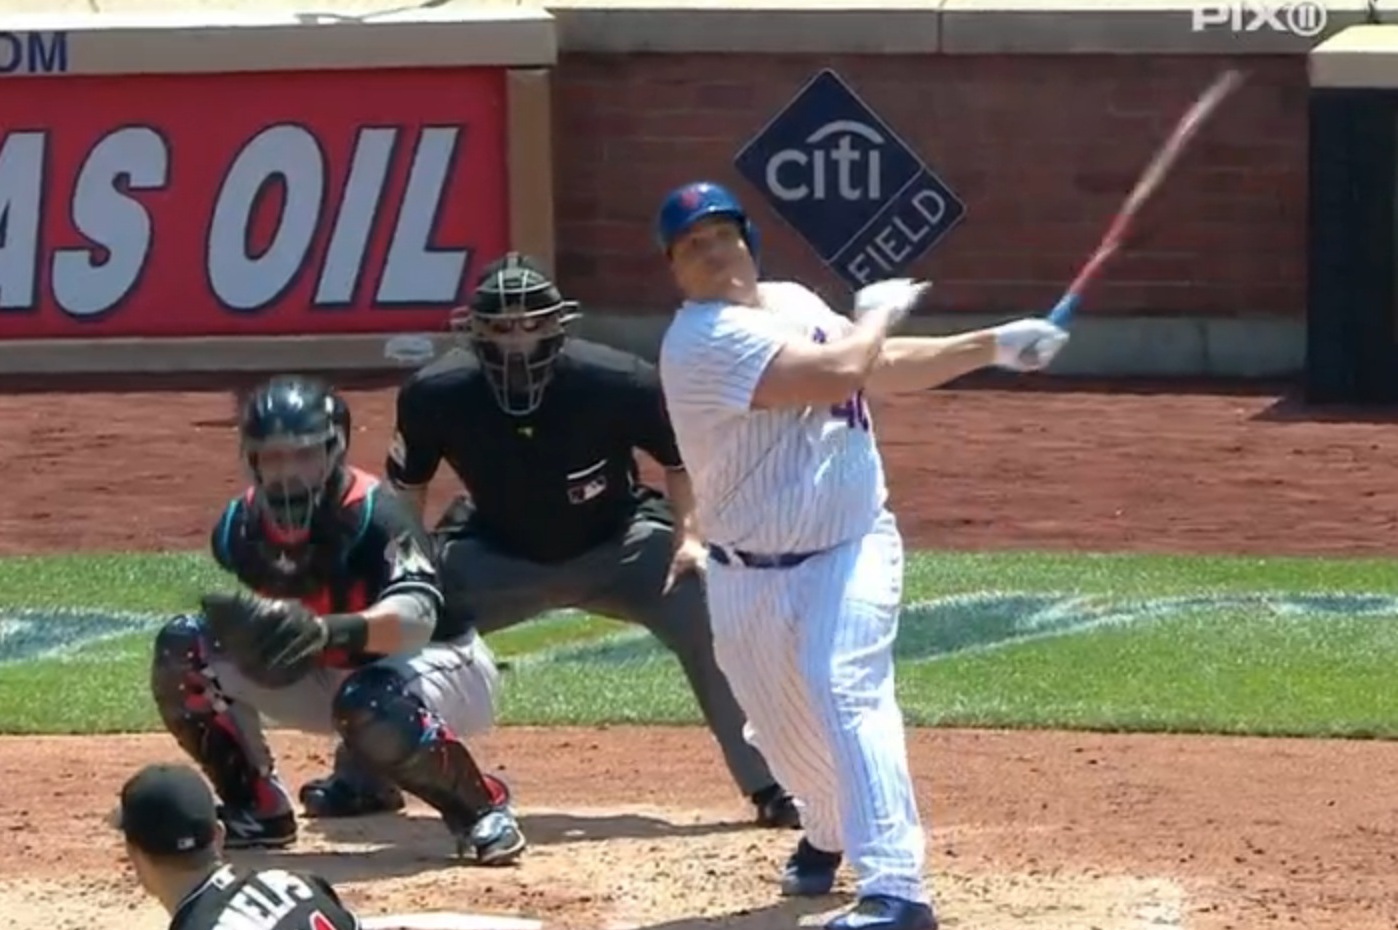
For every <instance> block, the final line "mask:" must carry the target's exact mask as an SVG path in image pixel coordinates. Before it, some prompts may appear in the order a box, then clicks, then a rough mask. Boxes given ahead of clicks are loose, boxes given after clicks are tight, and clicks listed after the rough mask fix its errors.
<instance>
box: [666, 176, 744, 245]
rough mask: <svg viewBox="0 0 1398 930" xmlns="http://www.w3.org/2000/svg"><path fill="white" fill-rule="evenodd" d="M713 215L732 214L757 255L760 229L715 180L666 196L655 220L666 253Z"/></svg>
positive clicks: (696, 182)
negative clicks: (691, 230) (689, 231)
mask: <svg viewBox="0 0 1398 930" xmlns="http://www.w3.org/2000/svg"><path fill="white" fill-rule="evenodd" d="M710 216H728V217H732V218H733V220H734V221H735V222H737V224H738V226H739V227H740V228H741V229H742V231H743V239H744V240H746V242H747V244H748V251H750V252H751V253H752V254H753V257H754V258H756V257H757V228H756V227H754V226H753V225H752V221H751V220H749V219H748V215H747V211H745V210H744V209H743V205H742V204H740V203H739V202H738V198H737V197H735V196H734V195H733V192H732V191H730V190H729V189H728V188H726V187H724V186H723V185H721V184H715V183H713V182H712V181H695V182H693V183H692V184H686V185H684V186H683V187H677V188H675V189H674V190H672V191H671V192H670V193H669V194H667V195H666V197H665V201H664V202H663V203H662V204H661V205H660V215H659V216H658V217H657V218H656V221H655V238H656V240H657V241H658V242H659V243H660V248H661V250H662V251H664V252H669V251H670V246H672V245H674V244H675V240H676V239H678V238H679V237H680V236H682V235H683V234H684V233H685V232H686V231H687V230H688V229H689V228H690V227H691V226H693V225H694V224H695V223H697V222H699V221H700V220H702V219H705V218H707V217H710Z"/></svg>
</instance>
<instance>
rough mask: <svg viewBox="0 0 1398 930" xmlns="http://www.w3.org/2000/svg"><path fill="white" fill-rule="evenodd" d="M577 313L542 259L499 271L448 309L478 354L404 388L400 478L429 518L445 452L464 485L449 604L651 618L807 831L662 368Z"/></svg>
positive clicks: (748, 775)
mask: <svg viewBox="0 0 1398 930" xmlns="http://www.w3.org/2000/svg"><path fill="white" fill-rule="evenodd" d="M577 311H578V305H577V303H576V302H574V301H570V300H564V299H563V296H562V294H561V293H560V292H559V290H558V288H557V286H555V284H554V283H553V281H551V280H550V279H549V276H548V275H547V274H546V273H545V272H544V271H543V270H542V269H541V268H540V267H539V266H538V264H537V263H536V262H535V261H533V260H532V259H530V258H529V257H528V256H525V255H521V254H519V253H517V252H511V253H509V254H508V255H505V256H504V257H503V258H500V259H498V260H497V261H495V262H493V263H492V264H491V265H489V266H488V267H487V268H486V269H485V271H484V272H483V274H482V275H481V277H480V279H479V280H478V282H477V284H476V289H475V293H474V295H473V297H472V299H471V303H470V305H469V306H468V307H463V308H461V309H460V310H458V311H456V312H454V313H453V315H452V320H451V325H452V330H453V331H454V332H456V333H457V334H458V335H459V336H460V337H462V341H463V342H464V343H465V348H457V349H454V350H452V351H451V352H448V353H446V354H445V355H443V356H442V357H441V358H439V359H437V360H436V361H434V362H432V363H431V364H429V365H428V366H427V367H425V368H423V369H421V370H420V371H418V372H416V373H415V374H413V375H412V376H411V377H410V378H409V379H408V381H407V382H406V383H405V384H404V385H403V386H402V388H401V389H400V390H399V393H398V411H397V432H396V434H395V436H394V439H393V444H392V447H391V448H390V451H389V456H388V462H387V476H388V479H389V481H390V482H392V484H393V485H394V486H395V488H396V489H397V490H398V491H399V492H400V494H401V496H402V497H404V498H405V499H406V500H408V502H409V504H410V505H411V506H414V507H416V508H417V511H418V513H419V514H421V513H422V511H423V507H424V504H425V499H426V490H427V485H428V483H429V482H430V481H431V480H432V478H433V476H434V475H435V474H436V472H437V469H438V466H439V464H440V463H441V462H442V461H443V460H445V461H446V462H447V464H448V465H449V466H450V467H451V470H452V471H453V472H455V473H456V475H457V477H458V478H459V479H460V480H461V482H462V484H463V485H465V488H466V491H467V494H466V495H465V496H463V497H461V498H459V499H458V500H457V501H456V502H455V503H453V505H452V506H451V507H449V508H448V510H447V512H446V513H445V514H443V516H442V519H441V520H440V521H439V523H438V525H437V529H436V533H437V536H438V541H439V544H440V545H441V547H442V549H441V561H442V569H441V572H442V574H441V582H442V587H443V592H444V594H445V596H446V603H447V611H448V612H449V613H454V612H456V611H460V612H461V613H462V615H463V616H469V617H471V618H472V620H473V621H474V624H475V626H476V628H477V629H478V630H479V631H480V632H481V633H492V632H494V631H496V630H502V629H505V628H507V627H511V626H514V625H516V624H518V623H522V622H524V621H526V620H529V619H530V618H532V617H535V616H538V615H539V614H541V613H544V612H545V611H548V610H554V609H559V608H567V607H575V608H580V609H582V610H586V611H589V612H591V613H595V614H600V615H602V616H606V617H611V618H613V619H617V620H623V621H627V622H630V623H637V624H640V625H641V626H643V627H645V628H646V629H648V630H649V631H650V632H651V633H653V634H654V635H655V636H656V637H657V638H658V639H659V640H660V642H661V643H662V644H664V645H665V647H666V648H668V649H670V650H671V651H672V652H673V653H674V654H675V656H676V657H677V658H678V659H679V662H680V665H681V666H682V667H683V668H684V672H685V675H686V676H688V678H689V683H690V686H691V687H692V688H693V690H694V694H695V697H696V698H697V700H698V703H699V707H700V710H701V711H702V712H703V714H704V718H705V720H706V721H707V722H708V725H709V728H710V729H711V730H712V731H713V733H714V735H715V736H716V737H717V739H718V742H719V745H720V746H721V747H722V750H723V754H724V757H725V760H726V761H727V763H728V768H729V771H730V772H732V775H733V778H734V780H735V781H736V782H737V783H738V787H739V788H740V789H741V790H742V791H743V792H744V793H745V794H747V795H748V797H749V798H750V799H751V800H752V803H753V805H754V806H755V808H756V816H757V822H758V823H759V824H761V825H763V826H770V827H797V826H799V825H800V814H799V812H798V809H797V806H796V804H795V802H794V801H793V800H792V798H791V796H790V795H789V794H788V793H787V792H786V791H785V790H784V789H783V788H782V787H781V786H780V785H778V784H777V782H776V779H775V778H773V776H772V773H771V770H770V769H768V767H767V763H766V762H765V760H763V759H762V757H761V756H760V755H759V754H758V752H757V750H756V749H755V748H753V747H752V746H751V745H750V744H749V743H748V742H747V740H746V739H745V738H744V736H743V726H744V718H743V714H742V711H741V710H740V709H739V708H738V704H737V702H736V701H735V700H734V698H733V693H732V691H731V690H730V688H729V686H728V681H727V679H725V678H724V676H723V673H722V672H720V671H719V668H718V665H717V663H716V662H715V660H714V652H713V642H712V636H711V633H710V630H709V616H708V608H707V605H706V603H705V599H704V585H703V578H702V571H703V566H704V548H703V545H702V543H700V542H699V538H698V534H697V532H696V531H695V529H694V527H693V526H692V522H691V521H692V513H693V497H692V492H691V489H690V483H689V476H688V474H686V472H685V471H684V468H683V466H682V464H681V462H680V457H679V451H678V450H677V448H676V446H675V436H674V433H673V431H672V430H671V427H670V422H669V419H668V417H667V415H666V411H665V405H664V399H663V396H662V394H661V391H660V381H659V377H658V375H657V373H656V370H655V368H654V366H652V365H650V364H649V363H648V362H646V361H644V360H642V359H640V358H638V357H636V356H634V355H629V354H626V353H623V352H620V351H617V350H614V349H612V348H609V347H607V346H602V345H598V344H596V343H591V342H586V341H584V340H581V339H577V338H574V337H571V336H568V335H567V332H566V329H567V325H568V323H570V322H571V321H573V320H575V319H576V318H577V316H578V313H577ZM637 448H639V449H641V450H643V451H645V452H646V453H647V454H648V455H650V456H651V458H653V459H655V460H656V461H657V462H658V463H659V464H660V465H662V466H664V467H665V469H666V471H665V486H666V488H665V489H666V494H667V495H668V498H669V500H668V501H667V500H666V496H662V495H661V494H660V493H659V492H658V491H656V490H654V489H651V488H648V487H646V486H644V485H642V484H641V483H640V480H639V476H638V471H637V466H636V459H635V456H634V451H633V450H635V449H637Z"/></svg>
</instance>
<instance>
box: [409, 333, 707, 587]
mask: <svg viewBox="0 0 1398 930" xmlns="http://www.w3.org/2000/svg"><path fill="white" fill-rule="evenodd" d="M635 449H641V450H643V451H645V452H646V453H647V454H648V455H650V456H651V457H652V458H654V459H655V460H656V461H657V462H659V463H660V464H661V465H663V466H665V467H666V468H678V467H680V465H681V462H680V454H679V449H678V448H677V446H676V444H675V434H674V430H673V429H672V428H671V426H670V420H669V417H668V416H667V414H666V410H665V399H664V395H663V393H662V392H661V389H660V377H659V374H658V372H657V371H656V369H655V366H654V365H651V364H650V363H649V362H647V361H645V360H644V359H641V358H638V357H637V356H634V355H631V354H628V353H625V352H621V351H618V350H616V349H613V348H610V347H608V346H603V345H598V344H597V343H593V342H587V341H584V340H581V339H574V338H569V339H568V340H567V341H566V342H565V343H564V347H563V351H562V352H561V353H560V354H559V357H558V359H557V361H556V363H555V368H554V372H553V380H552V381H551V382H550V383H549V385H548V389H547V390H546V391H545V392H544V398H543V402H542V403H541V404H540V405H539V407H538V408H537V409H536V410H535V411H534V412H533V413H531V414H528V415H525V416H511V415H510V414H507V413H505V412H504V411H503V410H501V409H500V407H499V405H498V404H497V403H496V401H495V397H494V395H493V394H492V393H491V389H490V384H489V382H488V381H487V380H486V375H485V372H484V371H482V370H481V368H480V366H479V365H478V364H477V362H476V359H475V356H474V355H473V354H472V353H471V352H469V351H467V350H462V349H457V350H454V351H452V352H450V353H448V354H446V355H444V356H443V357H442V358H440V359H438V360H436V361H435V362H432V363H431V364H429V365H428V366H427V367H425V368H423V369H422V370H420V371H418V372H416V373H415V374H413V375H412V376H411V377H410V378H409V379H408V381H407V382H406V383H405V384H404V385H403V387H402V388H401V389H400V390H399V392H398V423H397V433H396V435H395V436H394V438H393V445H392V447H391V448H390V450H389V456H388V463H387V474H388V477H389V478H390V479H391V480H392V481H393V482H394V483H395V484H398V485H400V486H402V487H420V486H422V485H425V484H427V483H428V482H429V481H430V480H431V479H432V477H433V475H435V474H436V471H437V467H438V465H439V463H440V462H441V461H442V460H443V459H445V460H446V462H447V464H448V465H449V466H450V467H451V469H452V471H454V472H455V473H456V475H457V477H458V478H460V479H461V483H462V484H463V485H465V487H466V490H467V492H468V493H469V494H470V496H471V499H472V503H473V505H474V508H475V512H474V514H473V515H472V517H471V521H470V527H471V531H472V532H473V533H475V534H478V535H479V536H480V538H481V539H482V540H483V541H484V542H487V543H488V544H490V545H492V546H494V547H495V548H497V549H499V550H500V551H501V552H503V553H505V554H507V555H511V556H514V557H516V558H522V559H528V560H530V561H535V562H559V561H563V560H565V559H570V558H574V557H576V556H578V555H581V554H582V553H584V552H586V551H588V550H589V549H592V548H594V547H596V546H599V545H601V544H603V543H605V542H607V541H608V540H610V539H612V538H614V537H615V536H617V535H618V534H619V533H621V532H622V531H623V530H624V529H625V527H626V525H627V523H628V522H629V521H630V520H631V518H632V516H633V515H634V513H635V511H636V508H637V506H638V505H639V504H640V503H641V502H642V501H643V500H646V499H650V498H651V497H653V495H651V494H650V493H649V492H648V491H647V490H646V489H644V488H642V487H641V486H640V485H639V482H638V477H637V468H636V459H635V456H634V454H633V450H635Z"/></svg>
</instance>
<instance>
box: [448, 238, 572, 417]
mask: <svg viewBox="0 0 1398 930" xmlns="http://www.w3.org/2000/svg"><path fill="white" fill-rule="evenodd" d="M578 316H579V313H578V304H577V302H576V301H572V300H564V299H563V295H562V294H560V293H559V290H558V287H557V285H555V284H554V283H553V281H551V280H550V279H549V276H548V275H547V274H545V273H544V271H543V269H541V268H540V267H539V266H538V265H537V264H536V263H535V262H534V261H533V260H532V259H530V258H529V257H528V256H526V255H521V254H520V253H518V252H510V253H509V254H507V255H505V256H504V257H503V258H500V259H498V260H496V261H494V262H492V263H491V264H490V265H488V266H487V267H486V269H485V271H484V272H482V274H481V276H480V279H479V280H478V281H477V283H476V290H475V293H474V294H473V295H472V297H471V303H470V305H469V306H466V307H461V308H459V309H457V310H455V311H453V313H452V317H451V328H452V331H453V332H455V333H457V334H459V335H460V336H462V337H464V339H465V341H466V342H467V343H468V344H469V345H470V347H471V349H472V351H474V352H475V353H476V357H477V358H478V359H480V363H481V368H482V370H483V371H484V372H485V376H486V379H487V380H488V381H489V382H490V387H491V390H492V391H493V392H494V394H495V399H496V401H497V402H498V403H499V404H500V409H502V410H504V411H505V412H506V413H508V414H511V415H513V416H523V415H525V414H528V413H532V412H534V411H535V410H536V409H538V407H539V404H540V403H542V402H543V399H544V389H545V388H547V387H548V383H549V380H550V379H551V378H552V376H553V366H554V362H555V361H557V359H558V353H560V352H562V351H563V341H564V339H566V338H567V332H566V329H567V324H569V323H570V322H572V321H573V320H576V319H577V318H578Z"/></svg>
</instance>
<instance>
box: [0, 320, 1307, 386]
mask: <svg viewBox="0 0 1398 930" xmlns="http://www.w3.org/2000/svg"><path fill="white" fill-rule="evenodd" d="M1004 320H1005V317H1003V316H995V317H992V316H982V315H974V314H964V315H963V314H956V315H943V316H930V317H925V318H919V319H916V320H913V321H912V323H911V324H910V325H909V327H908V329H907V331H906V332H907V333H908V334H921V335H940V334H944V333H949V332H957V331H961V330H966V329H972V328H975V327H978V326H990V325H993V324H995V323H1001V322H1004ZM669 322H670V318H669V317H667V316H636V315H632V314H588V315H587V316H586V317H584V318H583V320H582V321H581V323H580V324H579V326H578V328H577V329H576V330H575V332H576V334H577V335H579V336H582V337H583V338H587V339H593V340H596V341H598V342H603V343H607V344H609V345H614V346H617V347H619V348H622V349H626V350H627V351H630V352H635V353H637V354H638V355H641V356H642V357H644V358H647V359H650V360H651V361H654V360H655V358H656V356H657V355H658V353H659V348H660V339H661V337H662V336H663V335H664V333H665V327H666V326H667V325H668V324H669ZM451 344H452V341H451V336H450V335H447V334H435V333H434V334H426V333H424V334H409V335H406V336H398V337H395V336H389V335H385V334H372V335H354V336H281V337H248V336H238V337H206V338H197V339H106V340H102V341H100V342H94V341H88V340H77V339H37V340H27V339H26V340H15V341H9V342H4V341H0V372H3V373H5V374H7V375H45V374H65V373H91V374H167V373H172V372H227V373H232V372H276V371H364V372H370V371H391V370H395V369H397V370H404V371H406V370H409V369H411V368H413V367H416V366H417V365H419V364H421V363H422V362H423V361H424V360H425V359H426V358H428V357H430V355H429V354H428V353H431V354H437V353H440V352H442V351H444V350H445V349H446V348H447V347H448V346H450V345H451ZM390 348H392V349H393V351H391V352H390V351H387V350H389V349H390ZM1305 349H1306V327H1305V323H1304V322H1301V321H1292V320H1277V319H1210V318H1205V317H1186V318H1178V319H1177V318H1171V317H1089V316H1084V317H1082V318H1081V319H1080V320H1079V321H1078V323H1077V324H1076V325H1075V326H1074V329H1073V341H1072V342H1071V343H1070V344H1069V346H1068V348H1067V349H1065V350H1064V352H1063V354H1062V355H1061V356H1060V357H1059V360H1058V362H1057V363H1056V364H1055V365H1054V371H1056V372H1060V373H1062V374H1071V375H1092V376H1101V377H1119V376H1131V377H1229V378H1269V377H1286V376H1290V375H1294V374H1296V373H1298V372H1300V371H1301V370H1302V369H1303V368H1304V365H1305Z"/></svg>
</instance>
